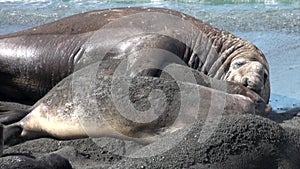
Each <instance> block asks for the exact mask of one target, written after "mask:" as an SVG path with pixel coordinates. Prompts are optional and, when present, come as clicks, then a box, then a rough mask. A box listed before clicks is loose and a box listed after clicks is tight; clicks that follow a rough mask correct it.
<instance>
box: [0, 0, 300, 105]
mask: <svg viewBox="0 0 300 169" xmlns="http://www.w3.org/2000/svg"><path fill="white" fill-rule="evenodd" d="M129 6H146V7H166V8H171V9H175V10H178V11H182V12H185V13H187V14H190V15H192V16H195V17H196V18H199V19H200V20H203V21H205V22H207V23H210V24H211V25H213V26H215V27H218V28H221V29H224V30H227V31H230V32H232V33H233V34H235V35H238V36H240V37H242V38H245V39H247V40H249V41H251V42H253V43H254V44H255V45H257V46H258V47H259V48H260V49H261V50H262V51H263V52H264V54H265V55H266V57H267V59H268V61H269V64H270V69H271V74H270V76H271V90H272V94H271V100H270V104H271V105H272V107H273V108H274V110H278V111H284V110H286V109H291V108H295V107H300V1H299V0H173V1H165V0H137V1H131V0H124V1H122V0H104V1H100V0H52V1H50V0H0V34H6V33H10V32H15V31H19V30H22V29H26V28H30V27H33V26H37V25H40V24H44V23H47V22H51V21H54V20H57V19H60V18H62V17H65V16H69V15H72V14H76V13H81V12H85V11H89V10H96V9H104V8H114V7H129Z"/></svg>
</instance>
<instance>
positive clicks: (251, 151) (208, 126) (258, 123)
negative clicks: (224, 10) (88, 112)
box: [0, 110, 300, 169]
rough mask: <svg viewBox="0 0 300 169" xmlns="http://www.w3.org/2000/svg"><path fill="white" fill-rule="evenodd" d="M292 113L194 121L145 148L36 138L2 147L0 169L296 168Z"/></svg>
mask: <svg viewBox="0 0 300 169" xmlns="http://www.w3.org/2000/svg"><path fill="white" fill-rule="evenodd" d="M297 111H298V110H294V111H290V112H288V113H287V114H271V115H270V117H269V118H270V119H272V120H270V119H268V118H263V117H260V116H256V115H235V116H224V117H222V118H216V119H214V120H212V121H210V122H208V121H206V122H201V121H197V122H196V123H194V124H191V126H188V127H186V128H184V129H182V130H179V131H176V132H174V133H172V134H170V135H168V136H166V137H164V138H163V139H161V140H159V141H157V142H154V143H152V144H150V145H148V146H142V145H139V144H137V143H135V142H130V141H123V140H118V139H113V138H99V139H91V138H87V139H78V140H71V141H57V140H52V139H38V140H33V141H28V142H26V143H23V144H20V145H16V146H13V147H9V148H6V149H5V150H4V157H2V158H0V168H3V169H4V168H5V169H15V168H26V167H27V168H28V169H29V168H30V167H31V168H39V167H40V168H46V169H48V168H51V167H52V168H55V167H56V168H68V161H69V162H70V164H71V165H72V167H73V168H74V169H88V168H214V169H226V168H228V169H229V168H231V169H232V168H233V169H250V168H251V169H254V168H257V169H261V168H264V169H266V168H267V169H273V168H274V169H275V168H276V169H297V168H299V166H300V156H299V153H298V152H299V149H300V132H299V125H297V124H299V123H300V120H299V119H300V117H298V116H297ZM273 120H274V121H273ZM17 153H19V154H18V156H16V155H17ZM34 157H35V158H36V159H34ZM66 159H68V161H66ZM24 161H25V162H24ZM33 164H34V165H33ZM38 165H40V166H38ZM51 165H52V166H51ZM28 166H29V167H28ZM53 166H55V167H53Z"/></svg>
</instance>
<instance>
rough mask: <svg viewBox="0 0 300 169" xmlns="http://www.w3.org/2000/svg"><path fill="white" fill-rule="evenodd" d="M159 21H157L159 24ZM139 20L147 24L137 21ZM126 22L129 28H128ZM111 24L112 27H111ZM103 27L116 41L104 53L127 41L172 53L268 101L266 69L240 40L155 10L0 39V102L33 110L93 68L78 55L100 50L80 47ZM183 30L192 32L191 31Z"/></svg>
mask: <svg viewBox="0 0 300 169" xmlns="http://www.w3.org/2000/svg"><path fill="white" fill-rule="evenodd" d="M151 15H153V17H152V18H150V16H151ZM143 16H146V17H143ZM147 16H149V17H147ZM160 16H163V17H161V18H159V17H160ZM131 17H132V18H134V19H132V18H131ZM138 17H140V18H138ZM124 18H126V19H127V20H126V19H124ZM145 18H148V20H143V19H145ZM174 18H175V19H178V18H179V19H181V20H182V21H181V22H182V24H189V25H187V26H186V27H184V28H181V27H179V26H182V25H181V24H179V23H180V22H179V21H178V22H177V23H178V27H176V25H172V27H170V25H168V23H167V21H168V20H167V19H169V20H170V19H171V20H172V19H174ZM151 19H152V20H151ZM123 20H124V21H123ZM129 20H130V21H131V22H132V23H128V22H127V21H129ZM114 23H117V24H115V25H114ZM124 23H127V25H124ZM109 24H111V25H112V26H119V27H114V28H115V30H112V31H108V32H107V33H110V34H108V35H107V37H113V33H114V34H121V35H122V36H121V38H120V39H117V38H115V39H114V40H115V41H117V42H114V44H112V45H110V46H108V47H114V45H116V44H118V41H121V40H124V39H125V38H127V37H128V38H129V39H128V41H127V42H125V43H127V44H128V45H127V48H132V49H133V50H138V49H136V48H141V47H140V46H138V45H139V44H140V43H136V42H141V43H144V44H146V45H148V46H149V45H150V46H151V44H153V45H154V46H155V47H160V48H161V49H164V50H167V51H171V52H173V53H174V52H175V54H176V55H178V57H179V58H181V59H182V60H183V61H184V62H185V63H186V64H187V65H188V66H190V67H192V68H194V69H196V70H198V71H200V72H202V73H204V74H205V75H208V76H209V77H212V78H216V79H221V80H228V81H233V82H237V83H240V84H243V85H245V86H246V87H248V88H249V89H251V90H254V91H255V92H257V93H258V94H259V95H260V96H261V97H263V98H264V100H265V102H266V103H268V100H269V95H270V83H269V76H268V75H269V67H268V63H267V61H266V59H265V57H264V55H263V54H262V52H261V51H260V50H259V49H257V48H256V47H255V46H254V45H253V44H251V43H250V42H248V41H246V40H243V39H241V38H238V37H235V36H234V35H232V34H230V33H228V32H226V31H221V30H219V29H217V28H213V27H211V26H210V25H208V24H206V23H203V22H201V21H199V20H198V19H196V18H193V17H191V16H189V15H186V14H183V13H181V12H177V11H173V10H169V9H160V8H119V9H108V10H100V11H92V12H87V13H83V14H77V15H73V16H70V17H67V18H63V19H61V20H58V21H56V22H53V23H49V24H45V25H42V26H38V27H35V28H31V29H28V30H24V31H20V32H17V33H12V34H8V35H0V68H1V69H0V79H1V84H0V85H1V86H0V89H1V90H0V92H1V93H0V97H1V98H0V99H1V100H3V101H13V102H19V103H27V104H33V103H35V102H36V101H37V100H38V99H40V98H41V97H42V96H44V95H45V94H46V93H47V92H48V91H49V90H50V89H51V88H52V87H53V86H54V85H56V84H57V83H58V82H59V81H61V80H62V79H63V78H65V77H66V76H68V75H70V74H71V73H72V72H74V71H75V69H76V68H79V67H83V66H85V65H88V64H90V63H93V62H95V59H97V58H92V59H88V61H86V62H84V61H83V60H85V59H86V58H85V57H83V54H84V52H83V51H85V50H87V49H86V48H92V49H88V50H90V51H92V50H99V48H100V47H99V46H97V45H95V46H93V45H92V44H88V45H86V46H84V47H83V45H84V44H85V43H86V41H88V39H90V38H91V37H92V36H93V35H95V32H97V31H98V30H101V29H102V28H106V27H107V29H111V28H112V26H110V27H109V26H107V25H109ZM122 24H123V25H122ZM172 24H173V23H172ZM130 26H131V27H130ZM188 26H193V29H194V30H192V29H191V28H189V27H188ZM127 27H128V29H129V28H132V27H133V28H139V29H147V30H148V31H152V33H157V34H161V32H159V29H161V28H165V29H166V31H169V32H164V33H163V34H164V35H170V36H169V37H157V36H159V35H153V36H150V39H151V40H150V39H147V36H149V35H145V36H143V35H140V38H141V39H139V38H137V37H136V34H135V33H133V34H129V33H128V31H132V30H128V29H126V31H127V32H125V30H124V29H123V28H127ZM144 27H147V28H144ZM148 27H150V28H148ZM190 30H192V31H193V32H191V31H190ZM118 31H123V32H118ZM153 31H157V32H153ZM144 32H145V30H142V33H144ZM137 34H141V32H140V31H139V32H137ZM101 35H102V34H101ZM129 35H130V36H129ZM131 37H132V38H131ZM174 37H176V38H177V39H175V38H174ZM130 38H131V39H130ZM183 38H184V39H185V40H184V41H183V40H182V39H183ZM178 39H181V40H182V41H181V42H182V43H178V42H177V41H178ZM99 41H100V42H101V44H102V45H103V48H101V49H106V50H109V49H107V48H106V47H107V46H105V45H107V43H113V42H112V39H109V38H105V37H103V39H99ZM101 44H100V45H101ZM168 44H169V45H168ZM98 45H99V44H98ZM177 48H178V49H177ZM122 50H126V49H122ZM176 50H178V51H176ZM176 52H178V53H176ZM100 57H103V56H100Z"/></svg>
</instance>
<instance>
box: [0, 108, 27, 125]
mask: <svg viewBox="0 0 300 169" xmlns="http://www.w3.org/2000/svg"><path fill="white" fill-rule="evenodd" d="M29 113H30V110H10V111H5V112H0V123H2V124H5V125H8V124H12V123H15V122H18V121H20V120H21V119H23V118H24V117H25V116H26V115H27V114H29Z"/></svg>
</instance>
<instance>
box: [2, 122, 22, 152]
mask: <svg viewBox="0 0 300 169" xmlns="http://www.w3.org/2000/svg"><path fill="white" fill-rule="evenodd" d="M22 131H23V129H22V127H21V126H20V125H19V124H18V123H14V124H12V125H9V126H5V127H4V131H3V139H4V145H7V146H13V145H16V144H19V143H22V142H24V141H25V139H24V138H23V137H22V136H21V135H22Z"/></svg>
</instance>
